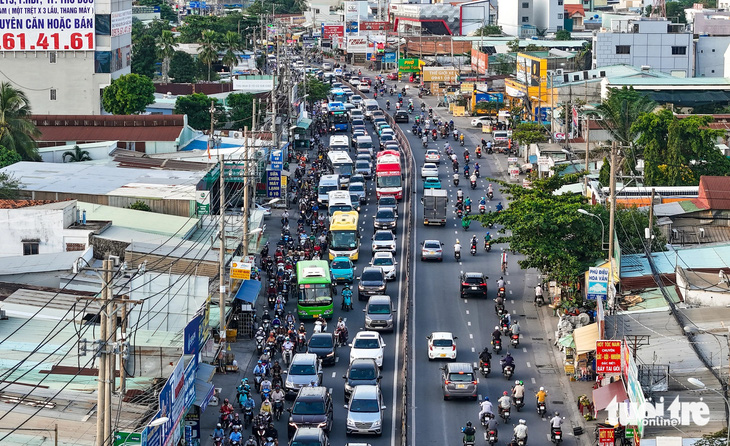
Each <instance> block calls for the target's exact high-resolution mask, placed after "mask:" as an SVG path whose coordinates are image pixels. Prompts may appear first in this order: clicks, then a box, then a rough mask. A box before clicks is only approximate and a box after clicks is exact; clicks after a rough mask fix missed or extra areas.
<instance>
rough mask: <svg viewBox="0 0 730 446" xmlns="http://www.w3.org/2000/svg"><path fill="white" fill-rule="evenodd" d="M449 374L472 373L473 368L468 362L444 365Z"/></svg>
mask: <svg viewBox="0 0 730 446" xmlns="http://www.w3.org/2000/svg"><path fill="white" fill-rule="evenodd" d="M446 369H447V371H448V372H449V373H462V372H463V373H474V366H473V365H472V364H469V363H468V362H452V363H450V364H446Z"/></svg>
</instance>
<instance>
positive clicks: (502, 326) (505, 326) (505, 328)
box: [499, 321, 510, 336]
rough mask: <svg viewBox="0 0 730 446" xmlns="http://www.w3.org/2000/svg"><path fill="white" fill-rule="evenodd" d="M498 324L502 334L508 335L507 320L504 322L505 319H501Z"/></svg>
mask: <svg viewBox="0 0 730 446" xmlns="http://www.w3.org/2000/svg"><path fill="white" fill-rule="evenodd" d="M499 325H500V328H501V329H502V335H503V336H509V333H510V331H509V324H508V323H507V322H505V321H502V322H500V323H499Z"/></svg>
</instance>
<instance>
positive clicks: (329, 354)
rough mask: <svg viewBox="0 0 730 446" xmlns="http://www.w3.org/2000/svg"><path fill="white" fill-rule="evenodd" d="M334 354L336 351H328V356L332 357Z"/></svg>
mask: <svg viewBox="0 0 730 446" xmlns="http://www.w3.org/2000/svg"><path fill="white" fill-rule="evenodd" d="M332 356H335V352H329V353H327V357H328V358H330V357H332Z"/></svg>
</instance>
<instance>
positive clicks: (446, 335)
mask: <svg viewBox="0 0 730 446" xmlns="http://www.w3.org/2000/svg"><path fill="white" fill-rule="evenodd" d="M453 338H454V334H453V333H451V332H448V331H434V332H433V333H431V339H453Z"/></svg>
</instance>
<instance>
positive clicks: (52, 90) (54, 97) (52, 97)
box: [51, 88, 56, 101]
mask: <svg viewBox="0 0 730 446" xmlns="http://www.w3.org/2000/svg"><path fill="white" fill-rule="evenodd" d="M51 100H52V101H55V100H56V89H55V88H51Z"/></svg>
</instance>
